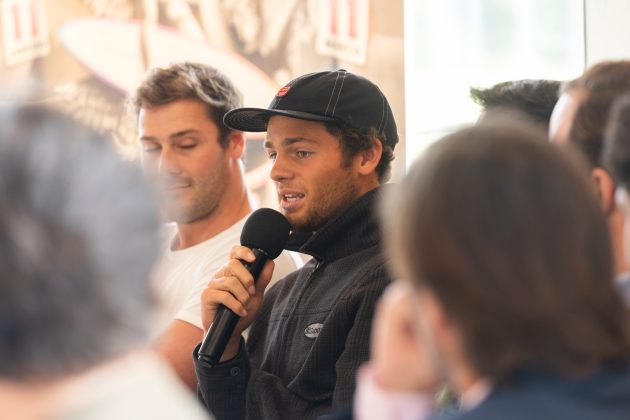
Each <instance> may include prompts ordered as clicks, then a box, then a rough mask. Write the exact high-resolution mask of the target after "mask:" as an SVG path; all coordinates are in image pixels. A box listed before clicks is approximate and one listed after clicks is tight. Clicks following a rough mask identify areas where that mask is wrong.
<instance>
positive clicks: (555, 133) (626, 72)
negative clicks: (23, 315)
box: [550, 60, 630, 166]
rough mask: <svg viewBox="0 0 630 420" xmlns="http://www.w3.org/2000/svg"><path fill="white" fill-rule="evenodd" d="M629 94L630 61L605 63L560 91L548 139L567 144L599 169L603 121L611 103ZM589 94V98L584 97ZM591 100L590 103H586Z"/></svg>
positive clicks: (589, 70)
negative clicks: (625, 93) (573, 146)
mask: <svg viewBox="0 0 630 420" xmlns="http://www.w3.org/2000/svg"><path fill="white" fill-rule="evenodd" d="M628 91H630V61H625V60H624V61H604V62H601V63H598V64H595V65H593V66H591V67H589V68H588V69H587V70H586V71H585V72H584V74H583V75H582V76H580V77H579V78H577V79H575V80H572V81H570V82H568V83H567V84H565V85H564V87H563V88H562V95H561V97H560V100H559V101H558V104H557V106H556V109H554V115H553V116H552V124H551V126H550V138H551V139H552V141H557V142H559V143H566V142H570V143H572V144H573V145H575V146H576V147H577V148H578V149H579V150H581V151H582V152H583V153H584V154H585V155H586V156H587V158H588V160H589V162H590V163H591V164H592V165H593V166H600V165H599V163H600V159H601V145H602V143H603V132H604V127H605V124H606V118H603V121H602V116H604V117H607V116H608V112H609V110H610V106H611V104H612V102H614V100H615V99H616V98H618V97H619V96H621V95H623V93H624V92H628ZM591 95H595V96H594V97H591V99H589V100H587V98H588V97H589V96H591ZM589 101H590V102H589Z"/></svg>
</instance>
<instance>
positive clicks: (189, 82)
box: [129, 62, 242, 148]
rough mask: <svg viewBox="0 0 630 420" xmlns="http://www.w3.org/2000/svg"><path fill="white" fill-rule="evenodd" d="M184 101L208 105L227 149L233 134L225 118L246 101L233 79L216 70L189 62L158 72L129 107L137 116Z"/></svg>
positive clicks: (151, 75)
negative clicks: (150, 109) (144, 109)
mask: <svg viewBox="0 0 630 420" xmlns="http://www.w3.org/2000/svg"><path fill="white" fill-rule="evenodd" d="M181 99H195V100H198V101H201V102H203V103H205V104H206V105H207V108H208V116H209V118H210V119H211V120H212V121H213V122H214V124H215V125H216V126H217V128H218V130H219V142H220V144H221V146H222V147H223V148H225V147H227V145H228V141H229V137H228V136H229V134H230V132H231V131H232V130H231V129H230V128H228V127H227V126H226V125H225V124H223V116H224V115H225V114H226V113H227V112H228V111H230V110H232V109H234V108H239V107H241V106H242V98H241V93H240V92H239V91H238V89H236V87H235V86H234V85H233V84H232V82H231V81H230V79H228V78H227V76H225V75H224V74H223V73H221V72H220V71H219V70H217V69H215V68H214V67H210V66H207V65H205V64H199V63H190V62H185V63H178V64H173V65H171V66H170V67H165V68H154V69H152V70H151V71H150V72H149V73H148V74H147V76H146V78H145V79H144V81H143V82H142V83H141V84H140V86H139V87H138V88H137V89H136V91H135V92H134V93H133V94H132V95H131V96H130V98H129V104H130V106H131V108H132V110H133V113H134V114H135V115H136V116H137V115H138V113H139V112H140V109H142V108H147V109H148V108H152V107H156V106H161V105H165V104H168V103H170V102H173V101H177V100H181Z"/></svg>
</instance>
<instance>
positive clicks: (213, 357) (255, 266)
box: [197, 248, 267, 366]
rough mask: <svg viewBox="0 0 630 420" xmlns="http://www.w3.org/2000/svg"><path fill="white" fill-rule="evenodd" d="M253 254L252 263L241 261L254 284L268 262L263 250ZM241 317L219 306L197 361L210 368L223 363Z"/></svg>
mask: <svg viewBox="0 0 630 420" xmlns="http://www.w3.org/2000/svg"><path fill="white" fill-rule="evenodd" d="M252 252H253V253H254V255H255V256H256V259H255V260H254V262H252V263H248V262H245V261H243V260H240V261H241V263H243V265H244V266H245V268H247V271H249V272H250V273H251V274H252V277H253V278H254V282H256V281H257V280H258V276H259V275H260V272H261V271H262V269H263V267H264V265H265V262H266V261H267V253H266V252H265V251H263V250H261V249H258V248H254V249H252ZM239 319H240V317H239V316H238V315H237V314H235V313H234V312H232V310H230V309H228V308H227V307H226V306H224V305H219V307H218V308H217V313H216V315H215V316H214V321H213V322H212V325H210V329H209V330H208V334H206V336H205V337H204V338H203V342H202V343H201V347H199V355H198V356H197V359H198V360H199V361H201V362H205V363H207V364H209V365H210V366H215V365H217V364H219V362H220V361H221V356H223V352H224V351H225V347H226V346H227V343H228V341H229V340H230V337H231V336H232V333H233V332H234V328H235V327H236V324H237V323H238V320H239Z"/></svg>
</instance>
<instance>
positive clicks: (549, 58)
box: [405, 0, 584, 165]
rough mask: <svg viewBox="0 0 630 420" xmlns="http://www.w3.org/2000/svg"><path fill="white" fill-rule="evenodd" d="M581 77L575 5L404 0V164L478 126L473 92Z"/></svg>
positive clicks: (529, 0)
mask: <svg viewBox="0 0 630 420" xmlns="http://www.w3.org/2000/svg"><path fill="white" fill-rule="evenodd" d="M583 70H584V7H583V2H582V1H580V0H405V101H406V121H407V127H406V133H407V134H406V147H407V151H406V156H407V165H409V164H410V163H411V162H412V161H413V160H414V159H415V157H416V156H418V154H419V153H420V152H421V151H422V150H424V149H425V148H426V146H428V145H429V144H430V143H431V142H433V141H435V140H436V139H437V138H439V137H441V136H443V135H444V134H446V133H448V132H450V131H453V130H454V129H456V128H458V127H460V126H462V125H465V124H470V123H472V122H474V121H475V120H476V119H477V117H478V115H479V108H478V106H477V105H476V104H474V103H473V102H472V100H471V99H470V96H469V88H470V87H471V86H475V87H489V86H491V85H493V84H495V83H499V82H503V81H507V80H517V79H556V80H569V79H573V78H575V77H578V76H579V75H580V74H581V73H582V71H583Z"/></svg>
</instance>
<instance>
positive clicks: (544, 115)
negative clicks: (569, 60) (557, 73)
mask: <svg viewBox="0 0 630 420" xmlns="http://www.w3.org/2000/svg"><path fill="white" fill-rule="evenodd" d="M559 94H560V82H559V81H557V80H533V79H525V80H511V81H508V82H502V83H498V84H496V85H494V86H491V87H489V88H487V89H480V88H471V89H470V96H471V97H472V99H473V101H475V103H477V104H478V105H480V106H481V107H482V108H483V109H484V111H487V110H496V109H497V108H506V109H509V110H517V111H520V112H522V113H524V114H525V115H527V116H528V117H530V118H531V119H532V120H534V121H535V122H537V123H539V124H541V125H543V126H544V127H548V126H549V119H550V118H551V112H552V111H553V108H554V106H555V105H556V102H557V101H558V96H559Z"/></svg>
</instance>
